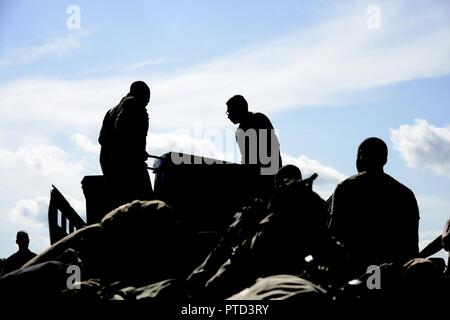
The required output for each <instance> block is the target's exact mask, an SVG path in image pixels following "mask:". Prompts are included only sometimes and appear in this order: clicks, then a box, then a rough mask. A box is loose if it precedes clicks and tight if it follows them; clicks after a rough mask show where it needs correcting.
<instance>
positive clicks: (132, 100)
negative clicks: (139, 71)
mask: <svg viewBox="0 0 450 320" xmlns="http://www.w3.org/2000/svg"><path fill="white" fill-rule="evenodd" d="M149 101H150V89H149V87H148V86H147V85H146V84H145V83H144V82H142V81H136V82H133V83H132V84H131V87H130V92H129V93H128V94H127V95H126V96H125V97H124V98H123V99H122V100H121V101H120V103H119V104H118V105H117V106H115V107H114V108H112V109H111V110H109V111H108V112H107V113H106V115H105V118H104V120H103V125H102V129H101V131H100V137H99V139H98V141H99V143H100V145H101V151H100V164H101V167H102V171H103V175H104V176H105V180H106V183H107V185H108V187H109V192H110V197H111V205H112V207H113V208H115V207H117V206H119V205H122V204H124V203H128V202H130V201H133V200H150V199H152V198H153V189H152V186H151V181H150V177H149V175H148V171H147V164H146V162H145V161H146V160H147V158H148V154H147V152H146V138H147V131H148V126H149V125H148V122H149V121H148V113H147V110H146V106H147V104H148V102H149Z"/></svg>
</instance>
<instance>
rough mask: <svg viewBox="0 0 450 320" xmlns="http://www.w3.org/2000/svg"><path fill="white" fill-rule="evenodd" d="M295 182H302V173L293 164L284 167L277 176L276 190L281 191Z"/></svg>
mask: <svg viewBox="0 0 450 320" xmlns="http://www.w3.org/2000/svg"><path fill="white" fill-rule="evenodd" d="M294 180H302V172H301V171H300V169H299V168H298V167H296V166H294V165H292V164H288V165H285V166H282V167H281V168H280V169H279V170H278V172H277V174H276V175H275V188H276V189H279V188H281V187H283V186H285V185H287V184H289V183H291V182H292V181H294Z"/></svg>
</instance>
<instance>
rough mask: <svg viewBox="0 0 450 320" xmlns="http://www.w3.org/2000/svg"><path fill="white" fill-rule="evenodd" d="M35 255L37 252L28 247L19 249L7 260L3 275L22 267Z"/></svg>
mask: <svg viewBox="0 0 450 320" xmlns="http://www.w3.org/2000/svg"><path fill="white" fill-rule="evenodd" d="M35 256H36V254H35V253H34V252H31V251H30V250H29V249H28V248H27V249H22V250H19V251H17V252H16V253H14V254H13V255H11V256H9V257H8V258H7V259H6V260H5V264H4V266H3V272H2V275H5V274H7V273H9V272H11V271H14V270H17V269H19V268H21V267H22V266H23V265H24V264H25V263H27V262H28V261H30V260H31V259H32V258H34V257H35Z"/></svg>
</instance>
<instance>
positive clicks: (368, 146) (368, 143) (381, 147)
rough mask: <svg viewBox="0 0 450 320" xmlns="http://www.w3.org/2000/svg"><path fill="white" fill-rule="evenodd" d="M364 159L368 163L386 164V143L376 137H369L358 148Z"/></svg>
mask: <svg viewBox="0 0 450 320" xmlns="http://www.w3.org/2000/svg"><path fill="white" fill-rule="evenodd" d="M358 152H361V153H362V155H363V156H364V158H365V159H366V160H368V161H370V162H376V163H383V164H384V163H386V161H387V157H388V147H387V145H386V143H385V142H384V141H383V140H381V139H380V138H377V137H370V138H367V139H366V140H364V141H363V142H361V144H360V145H359V147H358Z"/></svg>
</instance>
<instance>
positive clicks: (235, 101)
mask: <svg viewBox="0 0 450 320" xmlns="http://www.w3.org/2000/svg"><path fill="white" fill-rule="evenodd" d="M227 115H228V119H230V121H231V122H233V123H234V124H237V123H241V121H242V120H244V119H245V118H246V117H247V116H248V103H247V100H245V98H244V97H243V96H241V95H235V96H233V97H231V98H230V99H229V100H228V101H227Z"/></svg>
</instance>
